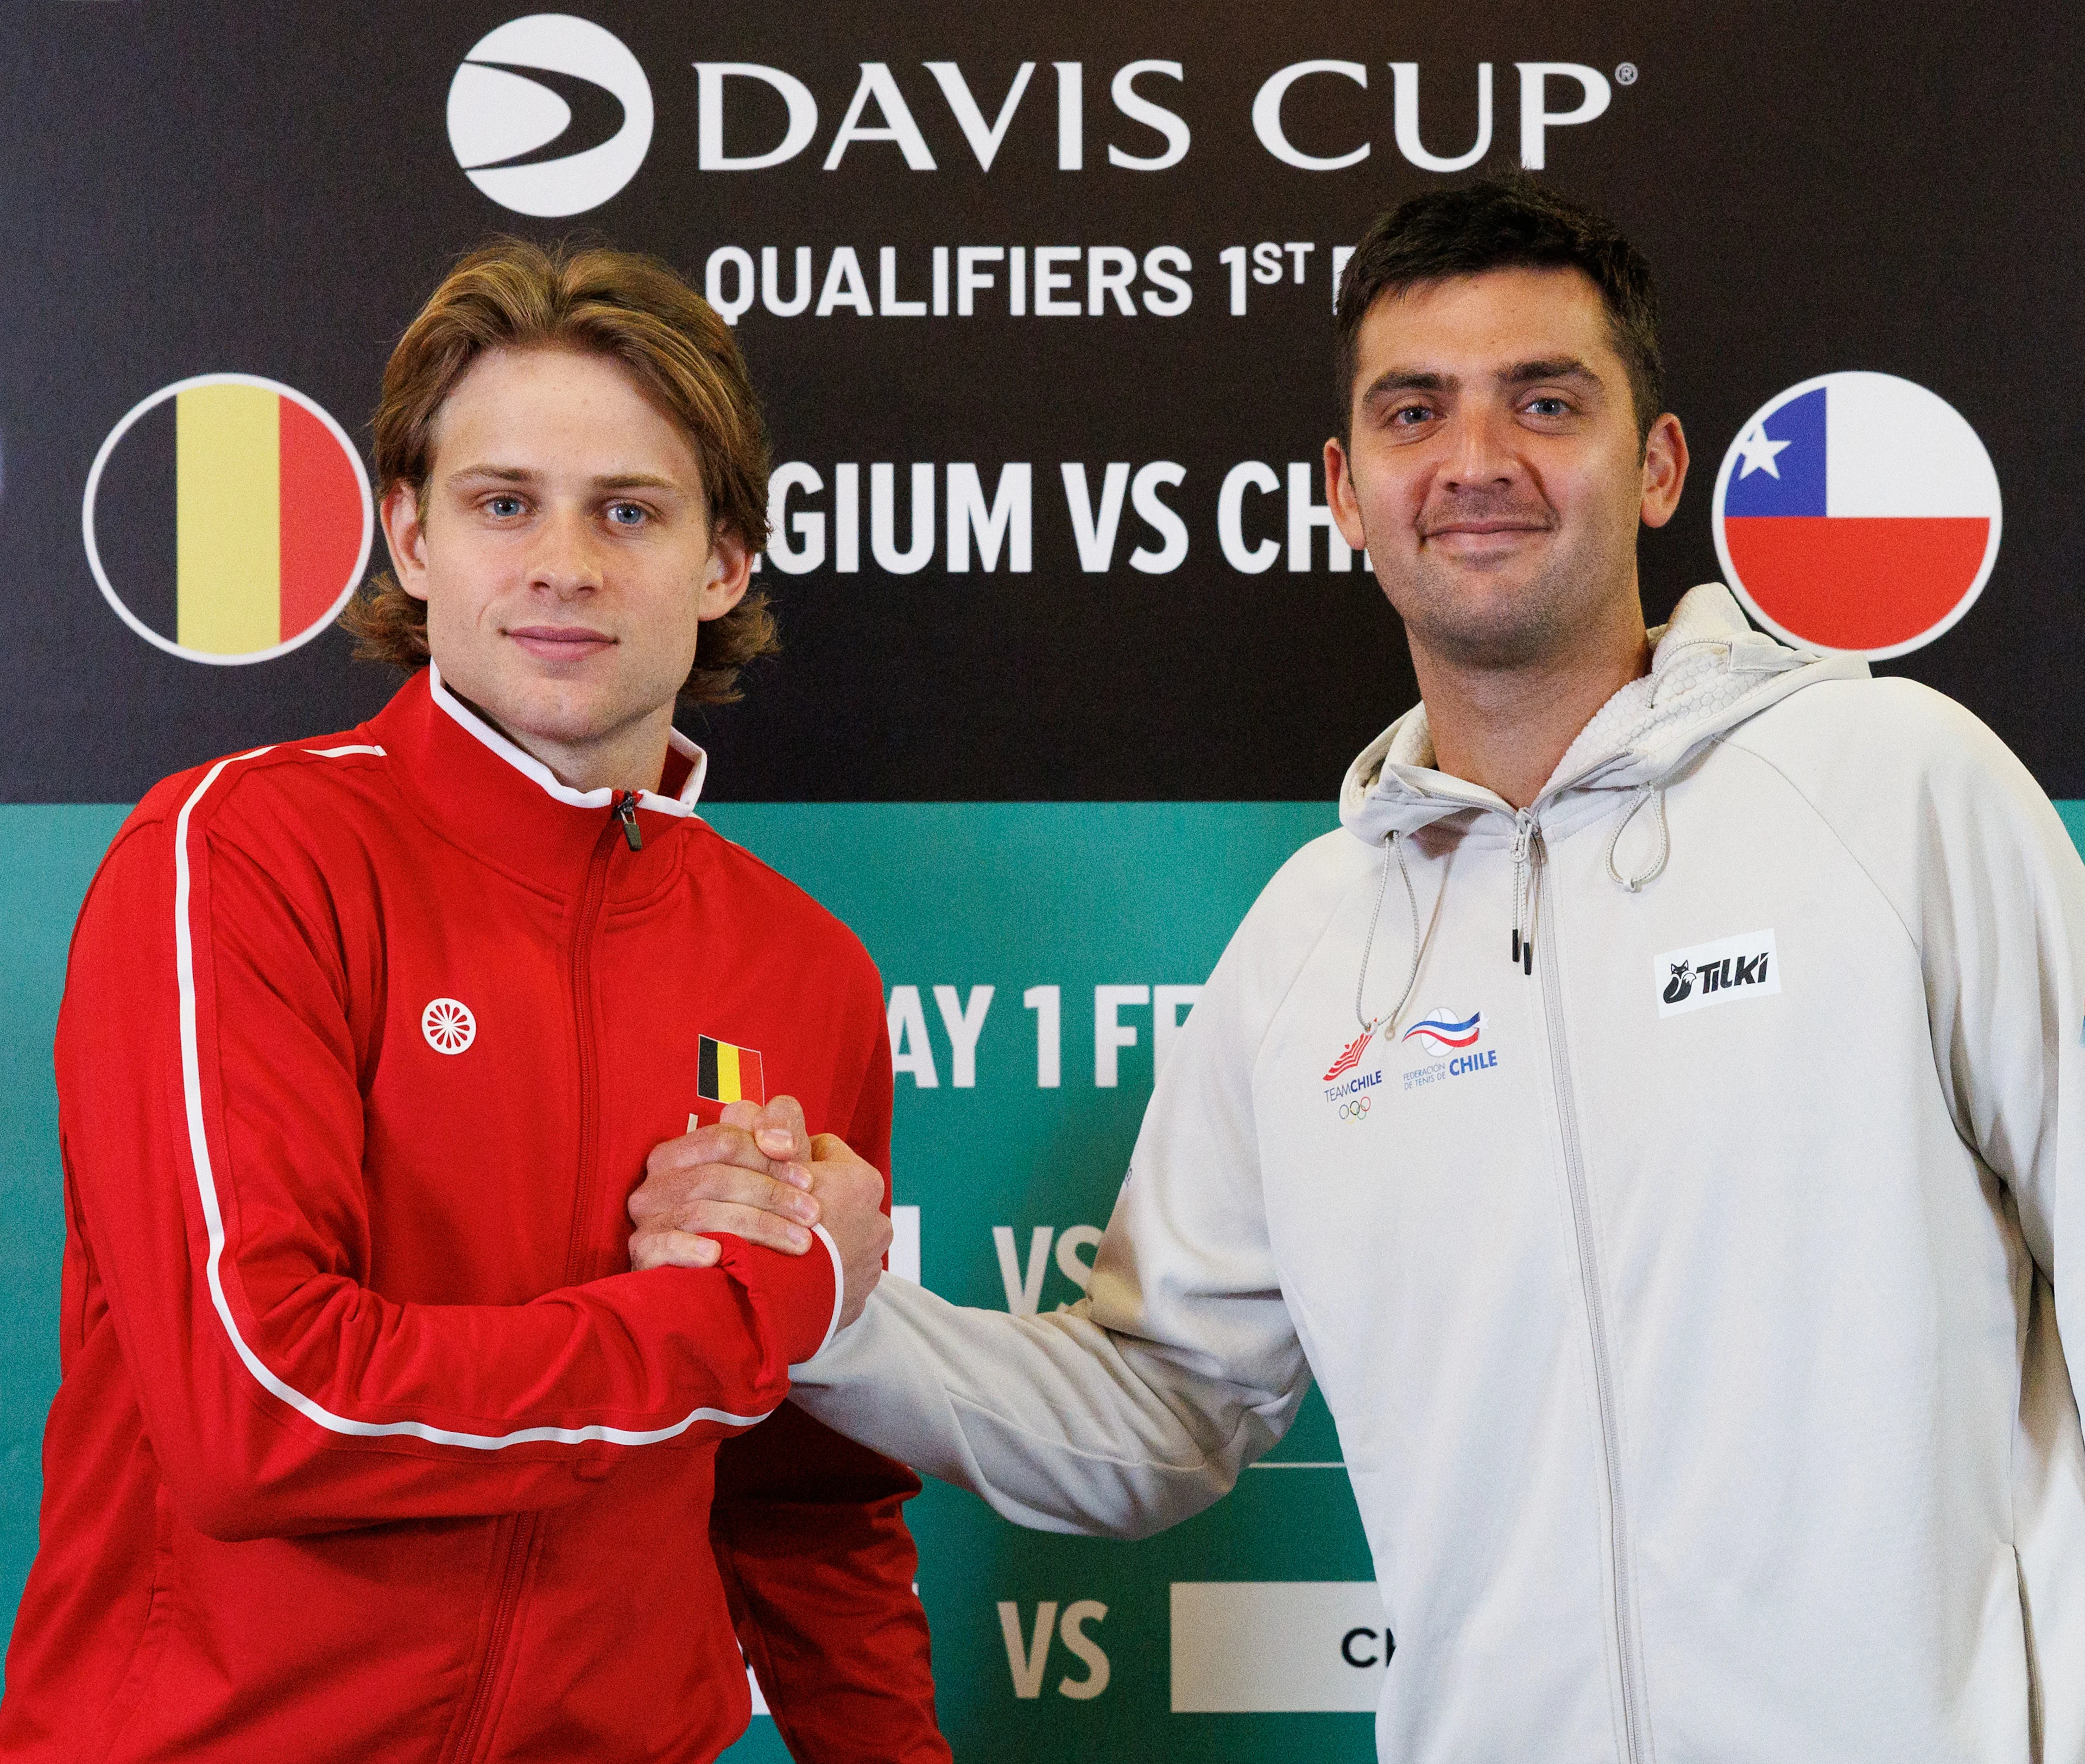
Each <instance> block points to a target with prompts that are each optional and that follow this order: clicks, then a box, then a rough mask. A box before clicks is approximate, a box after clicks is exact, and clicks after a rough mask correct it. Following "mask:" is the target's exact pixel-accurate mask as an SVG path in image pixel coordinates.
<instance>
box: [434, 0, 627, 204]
mask: <svg viewBox="0 0 2085 1764" xmlns="http://www.w3.org/2000/svg"><path fill="white" fill-rule="evenodd" d="M448 125H449V146H450V147H451V148H452V150H453V151H455V154H456V163H457V164H458V165H460V166H461V167H463V168H464V171H465V173H466V174H468V176H469V178H470V180H471V182H472V183H473V184H476V185H477V186H478V189H481V190H482V191H483V192H484V193H485V194H486V195H487V196H489V197H491V198H492V200H493V201H495V202H497V203H499V206H501V207H502V208H510V209H512V210H514V212H515V213H516V214H533V215H537V216H539V217H543V218H550V217H554V216H559V215H565V214H584V213H585V212H586V211H587V210H588V209H590V208H599V207H600V206H601V204H602V203H603V202H605V201H607V200H608V199H609V197H612V196H614V194H615V193H617V192H618V190H620V189H622V187H623V185H624V184H627V183H628V182H629V181H630V180H631V179H632V178H634V177H635V176H637V168H638V167H639V166H641V165H642V164H643V163H644V155H645V153H646V151H648V149H649V148H650V146H651V145H652V85H651V82H650V81H648V79H646V78H645V77H644V70H643V68H642V67H641V66H639V65H638V61H637V57H635V56H634V55H632V54H631V53H630V51H629V50H628V49H626V48H624V47H623V45H622V42H621V40H619V39H618V38H617V37H615V36H612V35H611V34H610V33H609V32H606V31H604V30H603V29H602V28H601V27H600V26H599V25H597V24H594V23H590V22H589V21H588V20H587V19H575V18H573V17H572V16H571V15H569V14H567V13H563V12H538V13H535V14H533V15H530V16H529V17H528V18H525V19H514V20H512V22H511V23H506V24H503V25H501V26H500V27H499V29H498V30H496V31H494V32H490V33H489V34H488V35H487V36H484V37H482V38H481V39H480V40H478V44H477V45H475V46H474V47H473V49H472V50H471V52H470V53H469V55H467V56H465V57H464V61H463V65H462V66H461V67H459V68H458V69H457V70H456V78H454V79H453V80H452V81H451V82H450V83H449V109H448Z"/></svg>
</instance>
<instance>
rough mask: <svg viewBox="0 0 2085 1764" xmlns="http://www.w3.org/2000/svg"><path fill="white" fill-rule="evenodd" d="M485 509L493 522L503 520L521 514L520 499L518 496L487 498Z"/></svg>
mask: <svg viewBox="0 0 2085 1764" xmlns="http://www.w3.org/2000/svg"><path fill="white" fill-rule="evenodd" d="M485 509H486V513H487V514H489V515H491V516H492V518H493V519H495V520H505V519H508V518H509V517H510V516H512V515H518V514H520V512H521V498H520V497H518V496H492V497H488V498H486V504H485Z"/></svg>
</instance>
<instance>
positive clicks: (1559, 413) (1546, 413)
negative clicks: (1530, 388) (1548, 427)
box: [1527, 398, 1571, 417]
mask: <svg viewBox="0 0 2085 1764" xmlns="http://www.w3.org/2000/svg"><path fill="white" fill-rule="evenodd" d="M1527 408H1528V411H1529V413H1530V414H1531V415H1534V416H1537V417H1563V416H1569V414H1570V411H1571V407H1570V406H1569V405H1567V404H1565V401H1563V400H1562V399H1561V398H1531V399H1529V400H1528V401H1527Z"/></svg>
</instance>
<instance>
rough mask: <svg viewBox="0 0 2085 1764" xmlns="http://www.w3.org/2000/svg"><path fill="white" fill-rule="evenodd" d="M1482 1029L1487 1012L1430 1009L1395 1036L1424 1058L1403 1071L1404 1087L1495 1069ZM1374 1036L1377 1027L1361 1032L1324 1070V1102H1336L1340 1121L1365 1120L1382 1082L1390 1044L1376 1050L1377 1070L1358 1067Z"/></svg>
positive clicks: (1402, 1045) (1404, 1047)
mask: <svg viewBox="0 0 2085 1764" xmlns="http://www.w3.org/2000/svg"><path fill="white" fill-rule="evenodd" d="M1375 1037H1376V1032H1375V1030H1374V1029H1373V1028H1369V1029H1364V1030H1362V1031H1361V1034H1360V1035H1358V1036H1357V1037H1355V1039H1354V1040H1352V1041H1349V1042H1348V1044H1347V1045H1346V1046H1345V1047H1344V1048H1343V1049H1341V1050H1340V1057H1339V1058H1337V1059H1336V1060H1334V1061H1333V1062H1332V1063H1331V1065H1330V1066H1327V1068H1326V1070H1325V1076H1324V1079H1323V1083H1324V1086H1325V1100H1326V1101H1327V1103H1331V1104H1336V1105H1338V1108H1339V1111H1340V1119H1341V1120H1342V1121H1363V1120H1365V1119H1367V1117H1368V1113H1369V1103H1370V1100H1371V1097H1370V1092H1374V1090H1375V1089H1376V1088H1378V1086H1380V1085H1381V1084H1382V1082H1383V1070H1382V1061H1383V1059H1384V1058H1385V1057H1386V1054H1387V1053H1388V1051H1389V1049H1387V1047H1381V1048H1378V1050H1377V1059H1376V1065H1375V1068H1374V1070H1373V1071H1361V1070H1359V1067H1360V1066H1361V1056H1362V1055H1363V1054H1365V1053H1366V1052H1367V1051H1368V1049H1369V1045H1370V1044H1371V1043H1373V1042H1374V1041H1375ZM1483 1040H1484V1012H1483V1011H1460V1010H1457V1011H1442V1010H1433V1011H1427V1012H1426V1013H1425V1016H1421V1017H1420V1019H1419V1020H1418V1021H1417V1022H1416V1023H1414V1024H1410V1025H1409V1026H1408V1028H1405V1029H1404V1031H1403V1033H1401V1034H1399V1036H1398V1037H1397V1046H1398V1047H1399V1049H1402V1050H1403V1051H1404V1052H1405V1053H1406V1054H1417V1055H1419V1057H1420V1063H1419V1064H1418V1065H1416V1066H1412V1067H1411V1068H1409V1069H1408V1071H1406V1072H1405V1073H1404V1075H1403V1088H1405V1089H1406V1090H1415V1089H1416V1088H1419V1087H1420V1086H1421V1085H1424V1084H1433V1083H1440V1082H1441V1081H1442V1079H1450V1078H1465V1077H1468V1076H1470V1075H1472V1074H1475V1073H1477V1072H1487V1071H1493V1070H1495V1069H1496V1068H1497V1065H1498V1051H1497V1049H1495V1048H1488V1047H1484V1046H1481V1045H1480V1043H1481V1042H1482V1041H1483Z"/></svg>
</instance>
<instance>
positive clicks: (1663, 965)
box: [1651, 931, 1781, 1017]
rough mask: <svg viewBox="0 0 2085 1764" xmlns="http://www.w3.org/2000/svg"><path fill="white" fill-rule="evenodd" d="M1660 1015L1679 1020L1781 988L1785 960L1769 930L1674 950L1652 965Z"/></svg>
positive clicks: (1655, 960)
mask: <svg viewBox="0 0 2085 1764" xmlns="http://www.w3.org/2000/svg"><path fill="white" fill-rule="evenodd" d="M1651 977H1652V979H1653V981H1654V983H1655V984H1656V986H1657V987H1658V1015H1659V1016H1662V1017H1676V1016H1681V1015H1683V1014H1684V1013H1685V1012H1687V1011H1705V1010H1706V1009H1707V1008H1708V1007H1709V1006H1710V1005H1712V1004H1729V1003H1731V1002H1732V1001H1734V1000H1735V999H1764V998H1767V997H1769V996H1770V995H1772V994H1775V993H1777V992H1779V991H1780V990H1781V957H1780V954H1779V952H1777V950H1776V949H1775V948H1774V942H1773V932H1772V931H1747V932H1745V933H1744V934H1743V935H1742V936H1739V937H1726V938H1722V939H1719V940H1718V941H1717V942H1715V943H1697V944H1696V945H1695V946H1694V947H1693V948H1692V949H1669V950H1667V952H1665V953H1664V954H1663V955H1662V956H1657V957H1656V958H1654V960H1653V961H1652V963H1651Z"/></svg>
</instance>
